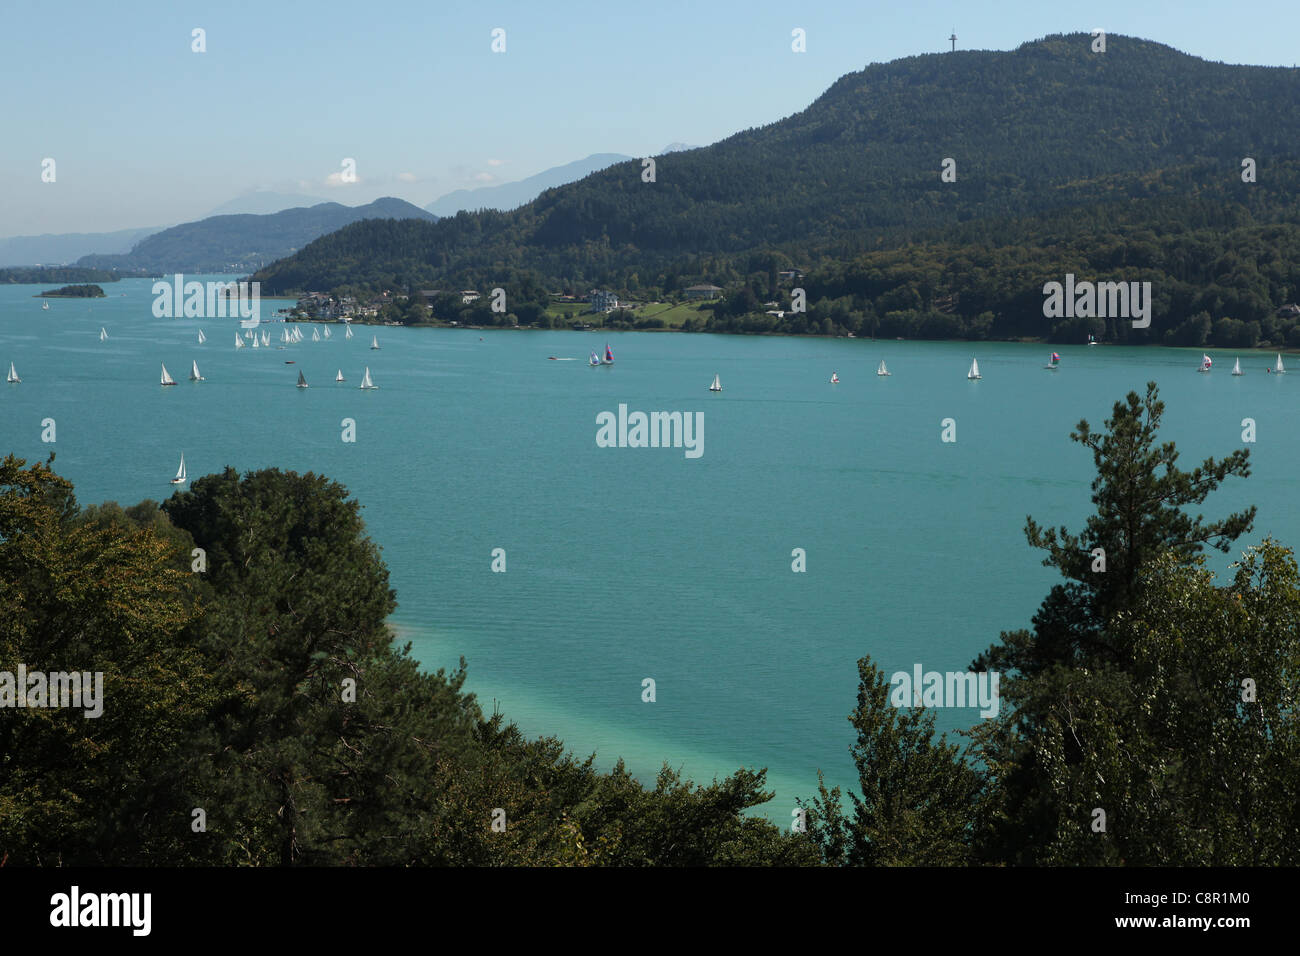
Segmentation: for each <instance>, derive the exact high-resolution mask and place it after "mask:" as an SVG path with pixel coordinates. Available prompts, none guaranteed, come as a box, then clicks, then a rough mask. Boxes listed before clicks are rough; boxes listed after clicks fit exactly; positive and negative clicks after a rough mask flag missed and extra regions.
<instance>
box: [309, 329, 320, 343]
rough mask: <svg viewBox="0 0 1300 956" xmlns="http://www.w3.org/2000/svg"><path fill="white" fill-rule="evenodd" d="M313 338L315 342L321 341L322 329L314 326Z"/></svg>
mask: <svg viewBox="0 0 1300 956" xmlns="http://www.w3.org/2000/svg"><path fill="white" fill-rule="evenodd" d="M311 340H312V341H313V342H319V341H320V329H317V328H313V329H312V330H311Z"/></svg>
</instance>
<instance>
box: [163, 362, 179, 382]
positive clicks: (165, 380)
mask: <svg viewBox="0 0 1300 956" xmlns="http://www.w3.org/2000/svg"><path fill="white" fill-rule="evenodd" d="M162 370H163V373H162V384H163V385H175V384H176V380H175V379H174V378H172V377H171V376H170V375H168V374H167V366H166V365H164V366H163V367H162Z"/></svg>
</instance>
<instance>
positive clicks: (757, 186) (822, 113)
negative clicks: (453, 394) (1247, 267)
mask: <svg viewBox="0 0 1300 956" xmlns="http://www.w3.org/2000/svg"><path fill="white" fill-rule="evenodd" d="M1107 39H1108V42H1107V51H1106V52H1105V53H1093V52H1092V51H1091V37H1090V36H1089V35H1087V34H1081V33H1078V34H1071V35H1055V36H1051V37H1047V38H1045V39H1042V40H1037V41H1034V42H1030V43H1026V44H1023V45H1022V46H1020V47H1019V48H1017V49H1016V50H1013V51H1009V52H1003V51H958V52H955V53H943V54H931V55H925V56H915V57H908V58H905V59H901V60H896V61H893V62H891V63H884V64H873V65H871V66H868V67H867V68H866V69H864V70H862V71H860V72H856V73H852V74H849V75H846V76H844V77H841V78H840V79H839V80H837V81H836V82H835V83H834V84H833V85H832V86H831V87H830V88H829V89H828V90H827V91H826V92H825V93H824V94H823V95H822V96H820V97H819V98H818V99H817V100H816V101H815V102H813V103H812V104H811V105H810V106H809V107H808V108H807V109H805V110H803V111H801V112H799V113H796V114H794V115H792V116H790V117H787V118H786V119H783V120H780V121H778V122H774V123H771V124H769V125H767V126H763V127H761V128H756V129H749V130H745V131H744V132H741V133H738V134H736V135H734V136H731V137H729V138H728V139H725V140H722V141H721V142H718V143H715V144H713V145H711V146H706V147H703V148H699V149H693V150H690V151H687V152H680V153H672V154H669V155H666V156H661V157H659V159H658V161H657V164H656V179H655V181H654V182H652V183H651V182H644V181H642V178H641V177H642V169H641V164H640V162H639V161H633V162H624V163H619V164H616V165H614V166H611V167H609V168H607V169H604V170H602V171H599V172H595V173H592V174H590V175H588V176H586V177H585V178H583V179H582V180H580V181H578V182H575V183H572V184H569V185H567V186H561V187H558V188H555V189H552V190H548V191H547V192H546V193H544V194H542V195H541V196H539V197H538V198H537V199H536V200H534V201H533V202H531V203H529V204H527V205H525V206H523V207H521V208H519V209H516V210H514V211H512V212H505V213H501V212H491V211H488V212H483V213H479V214H475V215H470V214H467V213H460V214H458V215H457V216H455V217H453V218H448V219H445V220H442V221H440V222H437V223H432V224H430V223H418V222H385V223H357V224H354V225H352V226H349V227H348V228H345V229H342V230H340V231H339V232H336V233H332V234H330V235H327V236H324V237H322V238H321V239H318V240H317V241H315V242H313V243H312V244H311V245H309V246H308V247H306V248H305V249H303V250H301V251H300V252H299V253H297V254H295V255H294V256H292V257H290V258H288V259H285V260H283V261H281V262H277V263H274V264H273V265H272V266H270V267H268V268H266V269H264V270H262V271H261V272H260V273H258V278H259V279H260V280H261V281H262V283H263V286H262V288H263V290H268V289H274V290H280V291H284V290H290V289H304V288H311V289H330V288H334V287H336V286H338V285H342V284H370V285H372V286H380V285H382V284H383V283H385V282H392V281H393V280H394V278H395V277H396V278H397V279H399V280H402V279H404V280H405V281H406V282H408V283H416V282H418V283H422V284H424V283H427V284H428V285H429V286H431V287H438V286H441V285H443V284H444V283H451V284H452V286H453V287H458V288H470V287H478V286H480V285H487V284H489V283H492V284H501V283H503V282H507V281H510V280H511V278H512V277H515V276H520V275H523V274H525V273H533V274H535V275H536V276H539V277H540V278H541V279H543V280H544V281H546V282H548V283H551V284H552V285H553V286H554V285H555V284H561V283H562V284H564V285H566V286H569V287H572V288H587V287H590V286H591V285H597V284H601V285H605V284H608V285H610V286H612V287H614V288H624V289H636V288H639V287H642V286H653V287H654V288H657V289H666V288H667V287H669V286H670V285H672V284H673V283H675V282H676V281H677V277H680V276H683V275H692V276H695V277H697V281H699V280H707V281H712V282H720V281H722V280H731V281H737V282H738V281H750V280H751V279H752V281H753V284H755V285H757V286H760V287H764V288H765V287H768V286H769V283H768V281H767V276H768V275H769V274H772V273H774V272H775V270H776V269H777V268H778V265H777V263H778V261H784V262H785V263H787V264H788V265H792V266H795V267H798V268H800V269H808V268H811V267H813V266H817V265H819V264H823V263H833V262H843V261H846V260H849V259H852V258H853V257H855V256H858V255H861V254H863V253H866V252H868V251H870V250H875V249H880V248H887V247H890V246H894V247H898V246H901V245H902V244H904V243H907V242H920V241H924V242H929V243H940V242H953V243H958V242H964V243H966V244H967V247H966V248H965V249H964V250H963V251H962V255H963V256H978V255H979V251H980V249H982V248H986V247H988V246H991V245H994V244H1002V245H1007V246H1014V245H1016V244H1018V243H1021V242H1023V241H1025V239H1026V237H1028V236H1031V235H1032V236H1033V237H1034V241H1035V242H1041V243H1045V244H1047V245H1049V246H1050V245H1052V244H1053V243H1056V242H1059V241H1060V239H1061V238H1063V237H1070V236H1073V235H1074V234H1075V233H1076V232H1080V231H1083V230H1085V229H1091V230H1094V231H1095V240H1093V244H1094V245H1103V246H1104V245H1105V244H1106V243H1110V244H1111V246H1115V245H1116V243H1115V234H1116V231H1117V230H1118V229H1119V228H1120V227H1121V226H1122V227H1125V228H1128V227H1134V228H1138V227H1149V225H1150V223H1154V222H1157V221H1159V222H1168V223H1170V224H1171V227H1176V228H1180V229H1182V228H1186V229H1200V228H1204V227H1206V226H1212V225H1216V224H1220V223H1222V224H1223V225H1224V226H1225V227H1236V226H1245V225H1249V224H1251V223H1253V222H1258V223H1264V222H1270V221H1279V220H1281V219H1284V218H1286V217H1288V216H1289V217H1292V218H1295V217H1296V216H1297V212H1298V210H1297V196H1300V163H1298V162H1297V159H1298V157H1300V111H1297V110H1295V109H1294V104H1295V103H1296V102H1297V101H1300V71H1296V70H1293V69H1283V68H1268V67H1254V66H1233V65H1227V64H1223V63H1215V62H1209V61H1206V60H1202V59H1199V58H1197V57H1193V56H1189V55H1187V54H1184V53H1181V52H1179V51H1177V50H1174V49H1172V48H1171V47H1168V46H1165V45H1163V44H1159V43H1154V42H1151V41H1146V40H1141V39H1134V38H1129V37H1122V36H1117V35H1111V36H1109V37H1108V38H1107ZM1246 157H1250V158H1253V159H1254V160H1256V161H1257V162H1258V164H1259V175H1258V182H1252V183H1245V182H1243V181H1242V165H1241V164H1242V160H1243V158H1246ZM945 160H952V161H953V164H955V165H952V167H951V168H953V169H954V170H955V173H956V180H955V181H953V182H945V181H943V180H941V176H940V173H941V171H942V169H943V168H944V166H945V165H946V164H945ZM1062 213H1066V214H1065V215H1061V214H1062ZM1054 216H1055V217H1059V218H1055V219H1054V218H1052V217H1054ZM1144 224H1146V225H1145V226H1144ZM1152 248H1153V247H1152ZM1109 254H1110V256H1111V258H1112V260H1113V261H1114V262H1116V263H1125V264H1129V265H1139V266H1140V265H1141V263H1140V262H1133V261H1131V260H1130V259H1128V258H1126V256H1127V255H1128V253H1127V252H1126V251H1125V250H1124V249H1122V248H1115V249H1112V250H1111V251H1110V253H1109ZM1171 254H1172V253H1171ZM1008 261H1010V262H1014V256H1012V257H1010V259H1009V260H1008ZM1058 261H1059V260H1058ZM958 265H960V267H961V268H964V269H967V270H968V271H970V272H971V274H974V272H975V271H977V270H978V269H979V268H983V266H980V265H976V264H974V263H973V262H961V263H958ZM779 267H780V268H784V267H785V266H779ZM828 267H829V266H828ZM956 267H957V266H944V265H943V264H941V263H940V264H937V265H936V266H935V268H937V269H939V270H940V271H939V274H936V275H933V276H931V275H925V276H919V277H918V278H917V279H916V282H917V284H918V287H919V288H920V289H921V290H922V292H921V294H920V295H921V297H920V298H918V299H917V300H916V303H915V304H913V305H899V306H896V308H921V307H924V306H925V304H926V297H927V296H930V295H932V294H933V289H934V288H935V287H936V286H939V285H942V284H944V283H946V282H947V281H949V280H948V278H947V277H946V276H945V275H944V274H943V270H944V269H952V268H956ZM999 268H1003V267H1001V266H999ZM1062 271H1064V270H1062ZM755 275H757V276H758V278H753V277H754V276H755ZM1057 278H1058V279H1059V278H1060V276H1058V277H1057ZM998 279H999V281H1008V282H1019V283H1020V284H1021V285H1019V286H1017V289H1016V291H1017V292H1019V291H1020V290H1021V289H1022V288H1023V287H1024V286H1025V285H1027V282H1026V279H1025V278H1024V277H1020V278H1019V279H1016V278H1013V277H1009V276H1006V275H1003V274H1002V273H999V274H998ZM1040 285H1041V280H1040ZM872 288H873V287H872V285H871V283H870V282H869V281H867V280H866V279H864V280H863V283H862V285H861V287H860V288H859V289H858V290H857V291H855V293H854V294H859V295H867V294H868V292H865V291H862V290H870V289H872ZM926 290H929V291H926ZM765 294H767V293H766V292H765ZM999 294H1002V293H995V292H993V291H990V292H989V293H988V294H987V295H985V296H984V300H985V301H986V302H996V301H1000V300H998V295H999ZM990 311H995V312H996V310H995V309H990ZM1041 318H1042V316H1041V313H1040V315H1039V319H1040V320H1041ZM993 328H994V329H995V330H996V329H998V326H996V325H994V326H993Z"/></svg>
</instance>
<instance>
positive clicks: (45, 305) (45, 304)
mask: <svg viewBox="0 0 1300 956" xmlns="http://www.w3.org/2000/svg"><path fill="white" fill-rule="evenodd" d="M41 308H42V309H45V310H46V311H49V308H50V300H49V299H42V300H41Z"/></svg>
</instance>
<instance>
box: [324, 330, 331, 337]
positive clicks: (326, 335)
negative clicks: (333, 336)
mask: <svg viewBox="0 0 1300 956" xmlns="http://www.w3.org/2000/svg"><path fill="white" fill-rule="evenodd" d="M324 331H325V338H329V337H330V330H329V329H325V330H324Z"/></svg>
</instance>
